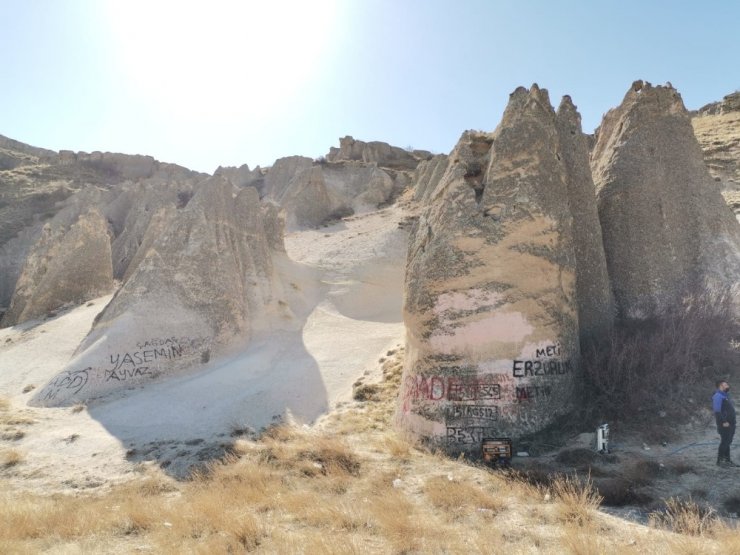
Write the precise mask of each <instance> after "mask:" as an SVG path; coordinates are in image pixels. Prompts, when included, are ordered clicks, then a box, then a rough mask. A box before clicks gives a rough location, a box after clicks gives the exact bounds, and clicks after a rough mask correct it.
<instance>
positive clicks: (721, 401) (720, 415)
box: [712, 380, 740, 467]
mask: <svg viewBox="0 0 740 555" xmlns="http://www.w3.org/2000/svg"><path fill="white" fill-rule="evenodd" d="M728 391H730V384H728V383H727V381H725V380H719V381H718V382H717V391H715V392H714V395H713V396H712V409H713V410H714V418H715V420H716V421H717V431H718V432H719V437H720V442H719V451H718V452H717V466H725V467H727V466H740V465H737V464H735V463H734V462H732V461H731V460H730V444H731V443H732V438H733V436H734V435H735V407H734V405H733V404H732V400H731V399H730V395H729V394H728Z"/></svg>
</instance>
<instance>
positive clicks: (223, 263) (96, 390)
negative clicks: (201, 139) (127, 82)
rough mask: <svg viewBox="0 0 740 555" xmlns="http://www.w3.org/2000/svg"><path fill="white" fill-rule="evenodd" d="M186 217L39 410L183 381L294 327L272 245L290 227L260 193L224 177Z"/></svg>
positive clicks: (44, 392) (148, 256) (162, 237)
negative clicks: (218, 358) (242, 347)
mask: <svg viewBox="0 0 740 555" xmlns="http://www.w3.org/2000/svg"><path fill="white" fill-rule="evenodd" d="M180 210H181V212H180V213H179V214H178V216H177V217H176V218H172V219H171V220H170V222H169V223H168V224H164V225H162V226H158V227H157V228H156V229H155V230H154V232H156V234H155V236H153V237H151V238H146V237H145V238H144V239H145V240H144V241H143V243H145V242H149V243H150V245H151V246H150V247H149V248H148V250H147V252H146V253H145V254H144V255H143V256H142V258H141V260H140V261H139V262H138V264H137V266H136V268H135V269H134V270H133V272H132V273H131V275H130V276H129V277H128V279H127V280H126V281H125V283H124V284H123V286H122V287H121V289H120V290H119V291H118V293H117V294H116V295H115V296H114V297H113V299H112V300H111V302H110V303H109V304H108V306H107V307H106V308H105V310H104V311H103V312H102V313H101V314H100V315H99V317H98V318H97V320H96V322H95V325H94V326H93V329H92V331H91V332H90V334H89V335H88V336H87V338H86V339H85V340H84V341H83V343H82V345H81V346H80V348H79V349H78V352H77V355H76V356H75V358H74V359H73V360H72V361H71V362H70V363H69V365H68V366H67V368H65V369H64V371H63V372H62V373H61V374H59V375H58V376H57V377H55V378H54V379H53V380H52V381H51V382H50V383H48V384H47V385H46V386H45V387H43V388H42V389H41V390H40V391H39V392H38V393H37V394H36V396H35V397H34V398H33V400H32V403H33V404H36V405H46V406H58V405H66V404H72V403H75V402H81V401H85V402H86V401H89V400H90V399H93V398H96V397H100V396H102V395H105V394H107V393H110V392H113V391H115V390H118V389H122V388H128V387H130V386H132V385H134V384H137V383H143V382H149V381H152V380H156V379H159V378H165V377H168V376H172V375H177V374H181V373H183V372H186V371H188V369H190V368H193V367H198V366H199V365H200V364H202V363H207V362H208V361H209V360H210V359H211V358H212V357H213V356H215V355H218V354H219V353H222V352H224V350H225V349H226V348H228V347H229V345H233V344H234V343H235V342H240V341H241V342H246V341H248V340H249V339H251V338H252V337H253V336H254V334H255V333H257V332H259V331H260V330H262V329H264V328H265V327H267V326H270V325H271V322H275V321H278V320H280V321H289V320H290V314H289V311H290V309H289V307H288V306H287V304H286V303H284V302H283V303H281V302H280V300H281V299H282V298H283V295H282V289H281V288H282V279H281V277H280V276H279V275H278V272H277V271H276V269H275V258H276V257H284V256H285V253H284V252H283V248H284V247H283V245H282V236H280V237H279V238H276V237H269V236H268V233H269V230H275V229H281V228H282V226H281V225H279V222H277V223H276V222H273V221H272V219H275V218H278V213H277V212H276V211H275V210H270V209H267V208H266V206H265V205H264V204H262V203H261V202H260V200H259V196H258V194H257V191H256V190H255V189H254V188H252V187H246V188H244V189H241V190H237V189H235V188H234V186H233V185H232V184H231V183H229V182H228V181H226V180H224V179H222V178H219V177H215V178H211V179H209V180H206V181H205V182H203V183H202V184H200V185H199V186H198V187H197V188H196V192H195V195H194V196H193V198H192V199H190V200H189V202H188V203H187V205H186V206H183V207H182V208H181V209H180ZM83 375H84V377H83ZM83 382H84V383H83Z"/></svg>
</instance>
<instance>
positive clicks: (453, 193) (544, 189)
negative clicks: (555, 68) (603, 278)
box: [397, 85, 580, 453]
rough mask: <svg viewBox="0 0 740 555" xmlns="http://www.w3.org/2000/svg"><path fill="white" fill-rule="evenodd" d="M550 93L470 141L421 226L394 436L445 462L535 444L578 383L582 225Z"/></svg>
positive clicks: (526, 100) (410, 263)
mask: <svg viewBox="0 0 740 555" xmlns="http://www.w3.org/2000/svg"><path fill="white" fill-rule="evenodd" d="M567 176H568V173H567V172H566V169H565V165H564V162H563V160H562V155H561V154H560V138H559V133H558V123H557V118H556V115H555V112H554V110H553V109H552V107H551V106H550V102H549V98H548V95H547V91H545V90H541V89H539V88H538V87H537V86H536V85H534V86H532V88H531V89H530V90H527V89H525V88H522V87H520V88H519V89H517V90H516V91H514V93H512V95H511V98H510V101H509V105H508V106H507V108H506V111H505V113H504V116H503V119H502V121H501V123H500V124H499V126H498V127H497V129H496V131H495V132H494V133H493V134H486V133H480V132H473V131H467V132H465V133H464V134H463V136H462V137H461V139H460V141H459V142H458V144H457V146H456V147H455V149H454V150H453V151H452V153H451V154H450V155H449V165H448V167H447V170H446V172H445V174H444V177H443V178H442V180H441V181H440V183H439V185H438V186H437V187H436V189H435V191H434V196H433V198H430V200H429V202H428V203H427V204H426V205H425V206H424V208H423V209H422V211H421V214H420V218H419V221H418V222H417V223H416V224H415V225H414V229H413V231H412V236H411V242H410V245H409V253H408V259H407V268H406V296H405V305H404V321H405V324H406V332H407V343H406V353H407V355H406V360H405V365H404V374H403V380H402V384H401V391H400V399H399V408H398V412H397V422H398V424H399V426H400V427H401V428H402V429H404V430H406V431H407V432H409V433H411V434H412V435H413V436H415V437H418V438H420V439H421V440H423V441H425V442H428V443H431V444H434V445H438V446H440V447H441V448H443V449H445V450H447V451H448V452H453V453H454V452H464V451H471V452H475V453H479V452H480V448H481V440H482V439H483V438H484V437H511V438H521V437H523V436H525V435H528V434H532V433H536V432H539V431H541V430H543V429H545V428H547V426H549V425H551V424H552V423H553V422H554V421H555V419H556V418H557V417H558V416H559V415H562V414H564V413H566V412H568V411H569V410H571V409H572V407H573V402H574V399H573V393H574V386H575V384H576V381H577V380H578V379H579V374H578V367H579V364H578V363H579V356H580V355H579V353H580V349H579V333H578V306H577V299H576V256H575V248H574V236H573V218H572V216H571V213H570V206H569V202H568V186H567V183H566V181H567V179H568V177H567Z"/></svg>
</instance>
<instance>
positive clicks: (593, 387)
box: [578, 291, 740, 431]
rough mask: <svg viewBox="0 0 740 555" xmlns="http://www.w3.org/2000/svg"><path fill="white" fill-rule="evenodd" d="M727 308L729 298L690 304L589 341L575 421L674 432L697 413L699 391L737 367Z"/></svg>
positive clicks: (733, 323) (739, 355) (736, 326)
mask: <svg viewBox="0 0 740 555" xmlns="http://www.w3.org/2000/svg"><path fill="white" fill-rule="evenodd" d="M732 303H733V299H732V292H730V291H727V292H724V293H716V294H705V295H702V296H698V297H691V298H687V299H686V300H685V302H684V303H683V305H682V306H681V307H679V308H676V309H674V310H667V311H665V312H664V313H663V314H661V315H659V316H656V317H653V318H650V319H647V320H640V321H637V320H631V321H623V322H621V323H619V324H618V325H617V326H616V327H615V329H614V330H613V331H612V332H611V334H609V335H608V336H607V337H606V338H601V339H600V340H598V341H594V342H592V343H591V345H589V346H587V347H586V348H585V349H584V352H583V357H582V365H583V369H584V375H585V383H584V386H583V387H584V389H583V391H582V398H583V399H584V403H583V410H582V413H581V414H579V415H578V416H579V419H581V421H582V420H583V419H584V418H585V419H587V420H589V421H594V422H595V421H603V420H609V421H611V422H614V421H616V422H622V423H625V424H628V425H634V424H639V425H641V426H642V427H643V430H646V431H649V430H650V429H651V428H653V427H655V426H660V425H661V424H665V426H664V427H665V428H666V430H669V429H670V428H674V424H675V422H676V420H681V419H683V418H685V417H687V416H689V415H690V414H692V413H693V412H695V411H696V409H697V408H698V405H695V404H693V403H692V401H689V402H687V400H689V399H693V398H694V397H698V398H702V396H701V394H699V395H697V388H703V389H706V390H707V394H709V392H711V390H712V389H713V386H714V380H715V379H717V378H720V377H726V376H727V375H728V374H729V373H731V372H734V371H735V369H737V368H738V367H739V366H740V349H738V347H737V340H738V339H740V321H738V319H737V318H735V317H734V315H733V309H732ZM645 424H648V425H649V426H648V428H644V425H645Z"/></svg>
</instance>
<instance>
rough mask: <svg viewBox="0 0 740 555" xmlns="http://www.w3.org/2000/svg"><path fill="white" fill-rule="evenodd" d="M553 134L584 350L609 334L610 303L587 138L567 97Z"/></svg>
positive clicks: (560, 107) (611, 320) (610, 325)
mask: <svg viewBox="0 0 740 555" xmlns="http://www.w3.org/2000/svg"><path fill="white" fill-rule="evenodd" d="M557 130H558V135H559V140H560V156H562V161H563V165H564V167H565V183H566V185H567V192H568V204H569V207H570V213H571V215H572V217H573V245H574V250H575V256H576V296H577V298H578V327H579V332H580V336H581V345H582V346H586V344H587V343H588V342H590V341H592V340H594V339H596V338H599V337H603V336H604V335H605V334H606V333H608V332H609V330H611V328H612V324H613V322H614V300H613V296H612V292H611V287H610V284H609V274H608V272H607V268H606V256H605V254H604V243H603V240H602V237H601V224H600V223H599V211H598V208H597V206H596V188H595V186H594V182H593V178H592V177H591V169H590V167H589V144H588V138H587V137H586V136H585V135H584V134H583V132H582V130H581V116H580V114H579V113H578V111H577V110H576V107H575V106H574V105H573V102H572V100H571V98H570V97H569V96H564V97H563V100H562V101H561V102H560V106H559V107H558V112H557Z"/></svg>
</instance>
